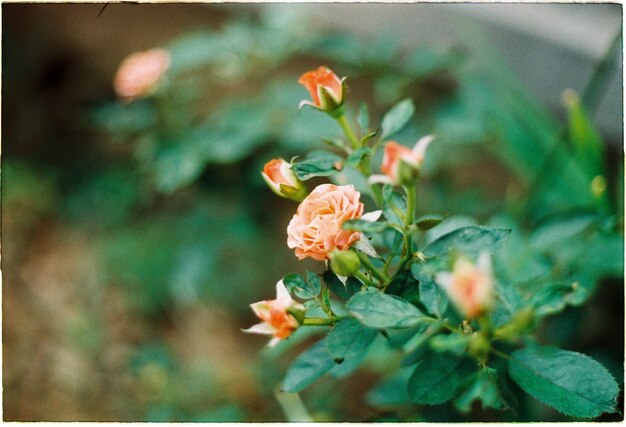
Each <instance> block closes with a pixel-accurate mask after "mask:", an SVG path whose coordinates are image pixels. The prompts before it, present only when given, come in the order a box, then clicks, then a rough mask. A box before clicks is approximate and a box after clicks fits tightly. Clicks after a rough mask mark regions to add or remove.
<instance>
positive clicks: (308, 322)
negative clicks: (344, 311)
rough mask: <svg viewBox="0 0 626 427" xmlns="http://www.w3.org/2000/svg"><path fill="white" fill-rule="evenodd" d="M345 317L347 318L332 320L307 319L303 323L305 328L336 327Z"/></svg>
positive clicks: (337, 317)
mask: <svg viewBox="0 0 626 427" xmlns="http://www.w3.org/2000/svg"><path fill="white" fill-rule="evenodd" d="M345 317H346V316H336V317H331V318H330V319H325V318H323V317H307V318H305V319H304V321H303V322H302V325H303V326H328V325H334V324H335V323H337V322H339V321H340V320H342V319H343V318H345Z"/></svg>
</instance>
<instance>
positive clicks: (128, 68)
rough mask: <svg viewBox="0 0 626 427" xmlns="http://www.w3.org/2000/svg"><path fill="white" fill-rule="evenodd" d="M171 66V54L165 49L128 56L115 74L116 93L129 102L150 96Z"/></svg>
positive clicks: (114, 86) (114, 85)
mask: <svg viewBox="0 0 626 427" xmlns="http://www.w3.org/2000/svg"><path fill="white" fill-rule="evenodd" d="M169 65H170V54H169V52H168V51H167V50H165V49H150V50H146V51H142V52H135V53H133V54H131V55H129V56H127V57H126V59H124V60H123V61H122V63H121V64H120V67H119V68H118V70H117V73H116V74H115V79H114V81H113V88H114V89H115V93H117V95H118V96H119V97H120V98H122V99H124V100H127V101H131V100H133V99H135V98H141V97H143V96H146V95H149V94H150V93H152V92H153V91H154V90H155V89H156V87H157V86H158V85H159V83H160V82H161V79H162V78H163V75H164V74H165V72H166V71H167V69H168V67H169Z"/></svg>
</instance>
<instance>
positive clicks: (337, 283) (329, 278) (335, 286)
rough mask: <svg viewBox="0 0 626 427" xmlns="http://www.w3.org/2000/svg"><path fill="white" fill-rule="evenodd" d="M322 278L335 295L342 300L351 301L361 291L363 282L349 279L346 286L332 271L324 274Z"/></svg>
mask: <svg viewBox="0 0 626 427" xmlns="http://www.w3.org/2000/svg"><path fill="white" fill-rule="evenodd" d="M322 278H323V279H324V282H325V283H326V285H328V288H329V289H330V290H331V292H332V293H333V294H335V295H336V296H338V297H339V298H342V299H346V300H347V299H349V298H350V297H351V296H352V295H354V294H356V293H357V292H359V291H360V290H361V282H359V281H358V280H357V279H355V278H354V277H348V279H347V280H346V284H345V285H344V284H343V282H342V281H341V280H339V277H337V275H336V274H335V273H334V272H333V271H332V270H326V271H325V272H324V273H323V274H322Z"/></svg>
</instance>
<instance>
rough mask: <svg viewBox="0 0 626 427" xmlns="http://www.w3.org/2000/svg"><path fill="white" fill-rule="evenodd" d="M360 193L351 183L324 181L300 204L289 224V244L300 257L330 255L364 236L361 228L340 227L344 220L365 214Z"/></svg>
mask: <svg viewBox="0 0 626 427" xmlns="http://www.w3.org/2000/svg"><path fill="white" fill-rule="evenodd" d="M360 196H361V194H360V193H359V192H358V191H356V190H355V189H354V187H353V186H352V185H341V186H338V185H334V184H322V185H318V186H317V187H315V189H314V190H313V191H312V192H311V194H309V195H308V196H307V197H306V198H305V199H304V200H303V201H302V203H300V206H298V210H297V212H296V214H295V215H294V216H293V218H292V219H291V221H290V222H289V226H288V227H287V235H288V238H287V246H289V247H290V248H291V249H295V252H296V256H297V257H298V259H303V258H306V257H311V258H313V259H316V260H318V261H324V260H327V259H329V258H330V253H331V252H333V251H335V250H340V251H341V250H346V249H348V248H350V246H352V244H353V243H354V242H356V241H357V240H359V239H360V238H361V233H359V232H358V231H351V230H344V229H343V228H341V226H342V224H343V223H344V221H347V220H349V219H357V218H360V217H361V215H362V214H363V203H361V202H360V201H359V198H360Z"/></svg>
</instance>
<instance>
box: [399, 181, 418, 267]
mask: <svg viewBox="0 0 626 427" xmlns="http://www.w3.org/2000/svg"><path fill="white" fill-rule="evenodd" d="M403 188H404V192H405V193H406V215H405V216H404V239H405V242H406V253H405V254H404V257H403V259H402V261H401V262H400V269H402V268H404V266H405V265H406V263H407V262H409V260H410V259H411V257H412V256H413V238H412V236H411V230H410V227H411V225H413V221H415V185H408V186H405V187H403Z"/></svg>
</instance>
